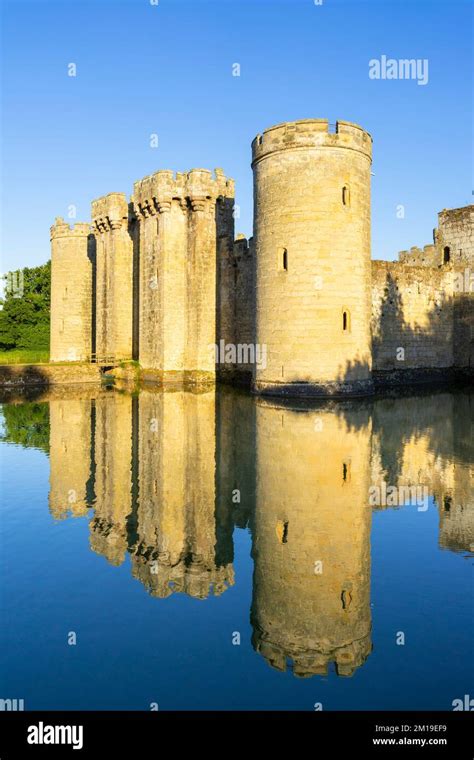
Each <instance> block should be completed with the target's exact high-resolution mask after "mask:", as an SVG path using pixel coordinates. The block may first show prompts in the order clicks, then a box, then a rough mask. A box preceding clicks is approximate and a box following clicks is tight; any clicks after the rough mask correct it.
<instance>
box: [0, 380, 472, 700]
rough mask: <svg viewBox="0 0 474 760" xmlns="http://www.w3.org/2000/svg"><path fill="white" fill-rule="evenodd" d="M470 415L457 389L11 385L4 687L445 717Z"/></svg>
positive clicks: (458, 674) (459, 649) (456, 687)
mask: <svg viewBox="0 0 474 760" xmlns="http://www.w3.org/2000/svg"><path fill="white" fill-rule="evenodd" d="M473 421H474V396H473V395H470V394H468V393H466V392H463V391H460V392H456V393H444V392H443V393H436V394H431V395H430V394H428V395H426V394H424V395H420V396H407V397H404V398H398V399H397V398H387V399H380V400H374V401H370V402H369V401H362V400H358V401H355V402H345V403H332V404H322V403H321V404H312V405H301V404H298V405H297V404H291V403H290V404H287V405H282V404H280V403H278V402H275V401H263V400H261V399H255V398H253V397H251V396H249V395H247V394H245V393H242V392H238V391H234V390H230V389H227V388H222V389H219V390H218V392H217V393H215V392H214V391H206V392H201V393H196V392H190V391H186V392H185V391H178V390H174V391H163V390H142V391H141V392H140V393H139V394H135V395H132V394H129V393H127V392H119V391H117V390H106V389H99V388H95V387H86V388H80V387H78V388H75V389H69V390H68V389H56V390H51V391H49V392H48V393H41V392H38V396H37V398H36V399H34V400H33V401H31V400H30V401H26V400H24V399H18V398H12V399H11V401H10V402H9V403H5V404H4V405H3V423H2V424H3V432H2V442H1V444H0V447H1V460H2V487H1V493H2V507H1V509H2V511H1V534H0V541H1V549H2V554H1V557H2V559H1V562H2V592H1V608H2V619H3V625H2V632H1V640H0V678H1V681H0V682H1V694H0V697H2V698H4V699H5V698H17V699H24V702H25V708H26V709H86V710H101V709H131V710H149V709H151V707H156V706H158V707H159V709H160V710H168V709H276V710H281V709H299V710H313V709H315V707H314V706H315V705H317V706H318V707H319V706H322V709H324V710H341V709H351V710H352V709H356V710H361V709H362V710H365V709H382V710H393V709H441V710H450V709H452V702H453V700H455V699H458V698H463V697H464V694H469V693H471V694H472V675H473V666H472V663H473V654H474V651H473V645H472V631H473V608H474V604H473V586H472V564H473V550H474V465H473V462H474V443H473V428H474V424H473ZM402 487H403V488H402ZM374 489H375V490H374ZM377 489H378V490H377ZM389 489H390V490H389ZM404 489H405V490H404ZM406 489H411V490H406ZM377 493H378V494H379V498H378V502H377V503H374V494H375V495H377ZM387 493H388V494H391V498H389V499H387ZM407 495H408V498H407ZM397 496H398V497H399V501H398V503H394V501H395V502H396V497H397ZM375 501H377V498H375ZM387 501H388V502H391V503H387ZM381 502H382V503H381ZM74 641H75V643H74Z"/></svg>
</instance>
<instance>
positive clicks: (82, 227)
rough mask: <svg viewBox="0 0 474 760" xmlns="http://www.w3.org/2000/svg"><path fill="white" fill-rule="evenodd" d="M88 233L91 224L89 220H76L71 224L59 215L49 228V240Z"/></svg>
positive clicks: (85, 235) (86, 235)
mask: <svg viewBox="0 0 474 760" xmlns="http://www.w3.org/2000/svg"><path fill="white" fill-rule="evenodd" d="M90 234H91V225H90V224H89V222H76V224H73V225H72V226H71V225H69V224H68V223H67V222H65V221H64V219H63V218H62V217H61V216H57V217H56V219H55V220H54V224H53V225H52V227H51V228H50V240H56V239H57V238H62V237H68V238H71V237H88V236H89V235H90Z"/></svg>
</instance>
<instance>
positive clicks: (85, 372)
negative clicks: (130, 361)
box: [0, 364, 102, 387]
mask: <svg viewBox="0 0 474 760" xmlns="http://www.w3.org/2000/svg"><path fill="white" fill-rule="evenodd" d="M101 378H102V375H101V372H100V369H99V367H98V366H97V365H95V364H2V365H0V385H2V386H5V387H8V386H12V387H13V386H15V387H21V386H27V385H44V386H49V385H75V384H80V383H100V382H101Z"/></svg>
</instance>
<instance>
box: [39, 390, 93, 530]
mask: <svg viewBox="0 0 474 760" xmlns="http://www.w3.org/2000/svg"><path fill="white" fill-rule="evenodd" d="M49 422H50V444H49V445H50V491H49V509H50V511H51V514H52V515H53V516H54V517H55V518H57V519H61V518H65V517H67V515H68V514H69V513H70V514H72V515H73V516H74V517H80V516H82V515H86V514H87V512H88V510H89V507H90V506H91V504H90V500H89V498H88V493H87V484H88V481H89V478H90V476H91V402H90V399H88V398H86V399H77V398H73V399H71V398H70V399H64V400H63V399H51V400H50V402H49Z"/></svg>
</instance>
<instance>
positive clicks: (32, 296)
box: [0, 261, 51, 351]
mask: <svg viewBox="0 0 474 760" xmlns="http://www.w3.org/2000/svg"><path fill="white" fill-rule="evenodd" d="M3 279H4V281H5V285H4V297H3V298H2V299H1V300H0V307H1V310H0V349H1V350H4V351H5V350H9V349H13V348H22V349H34V350H45V349H48V348H49V320H50V303H51V262H50V261H48V262H47V263H46V264H42V265H41V266H39V267H31V268H30V267H24V269H21V270H18V271H17V272H8V273H7V274H6V275H4V278H3Z"/></svg>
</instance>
